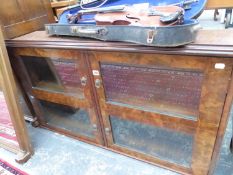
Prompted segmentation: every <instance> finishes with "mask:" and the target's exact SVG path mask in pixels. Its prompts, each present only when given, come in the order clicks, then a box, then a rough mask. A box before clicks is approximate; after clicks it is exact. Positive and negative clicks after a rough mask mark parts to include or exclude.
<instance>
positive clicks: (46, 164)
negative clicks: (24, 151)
mask: <svg viewBox="0 0 233 175" xmlns="http://www.w3.org/2000/svg"><path fill="white" fill-rule="evenodd" d="M28 129H29V133H30V136H31V138H32V144H33V147H34V149H35V154H34V155H33V157H32V158H31V159H30V160H29V161H28V162H27V163H25V164H23V165H19V164H17V163H15V162H14V158H15V155H14V154H11V153H9V152H8V151H5V150H4V149H0V157H1V158H3V159H4V160H6V161H8V162H11V163H13V165H15V166H16V167H18V168H20V169H21V170H24V171H26V172H28V173H29V174H30V175H132V174H133V175H178V174H177V173H175V172H171V171H168V170H165V169H162V168H159V167H156V166H152V165H150V164H147V163H144V162H141V161H138V160H135V159H132V158H129V157H126V156H122V155H120V154H116V153H113V152H111V151H107V150H105V149H102V148H99V147H96V146H93V145H89V144H86V143H83V142H80V141H77V140H74V139H71V138H68V137H65V136H62V135H60V134H57V133H54V132H51V131H48V130H45V129H41V128H33V127H32V126H31V125H28Z"/></svg>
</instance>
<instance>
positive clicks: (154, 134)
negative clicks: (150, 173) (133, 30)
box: [88, 52, 232, 175]
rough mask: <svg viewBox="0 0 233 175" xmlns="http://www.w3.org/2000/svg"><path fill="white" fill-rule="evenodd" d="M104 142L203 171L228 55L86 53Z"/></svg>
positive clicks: (222, 96)
mask: <svg viewBox="0 0 233 175" xmlns="http://www.w3.org/2000/svg"><path fill="white" fill-rule="evenodd" d="M88 57H89V62H90V64H91V68H92V73H93V77H94V83H95V89H96V92H97V95H98V102H99V105H100V111H101V115H102V119H103V123H104V130H105V136H106V140H107V146H108V147H110V148H111V149H114V150H118V151H121V152H123V153H126V154H128V155H131V156H134V157H137V158H138V159H142V160H145V161H148V162H152V163H155V164H157V165H160V166H163V167H166V168H169V169H172V170H176V171H177V172H181V173H184V174H195V175H206V174H207V173H208V169H209V166H210V161H211V156H212V153H213V148H214V144H215V138H216V133H217V131H218V127H219V122H220V118H221V115H222V110H223V106H224V101H225V97H226V94H227V88H228V84H229V78H230V76H231V71H232V63H231V62H230V60H229V59H220V58H210V57H206V58H205V57H204V58H200V57H192V56H180V55H177V56H175V55H159V54H158V55H156V54H138V53H137V54H136V53H110V52H109V53H108V52H92V53H88Z"/></svg>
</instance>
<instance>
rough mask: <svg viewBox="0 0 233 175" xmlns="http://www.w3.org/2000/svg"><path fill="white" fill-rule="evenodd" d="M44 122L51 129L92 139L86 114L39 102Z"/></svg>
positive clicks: (69, 108) (90, 127)
mask: <svg viewBox="0 0 233 175" xmlns="http://www.w3.org/2000/svg"><path fill="white" fill-rule="evenodd" d="M40 106H41V108H42V111H43V119H44V121H45V122H46V123H47V124H48V125H50V126H53V127H56V128H60V129H64V130H66V131H69V132H71V133H74V134H77V135H83V136H87V137H90V138H93V137H94V134H93V129H92V125H91V121H90V117H89V114H88V112H87V111H86V110H85V109H81V108H73V107H70V106H65V105H61V104H56V103H51V102H47V101H42V100H40Z"/></svg>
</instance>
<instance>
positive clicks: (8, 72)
mask: <svg viewBox="0 0 233 175" xmlns="http://www.w3.org/2000/svg"><path fill="white" fill-rule="evenodd" d="M0 43H1V46H0V77H1V78H0V81H1V82H0V84H1V86H2V91H3V93H4V97H5V99H6V103H7V107H8V110H9V113H10V117H11V121H12V124H13V126H14V129H15V134H16V137H17V141H18V143H19V148H18V149H17V148H14V147H12V145H11V144H10V143H0V146H3V147H4V148H6V149H8V150H10V151H13V152H15V153H17V158H16V161H17V162H19V163H24V162H26V161H27V160H28V159H29V158H30V157H31V155H32V154H33V149H32V145H31V142H30V139H29V136H28V132H27V128H26V124H25V121H24V117H23V113H22V110H21V108H20V104H19V99H18V95H17V88H16V83H15V80H14V76H13V72H12V68H11V65H10V61H9V57H8V54H7V50H6V46H5V43H4V37H3V33H2V31H0Z"/></svg>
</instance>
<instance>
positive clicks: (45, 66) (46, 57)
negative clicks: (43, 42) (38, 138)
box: [14, 48, 103, 144]
mask: <svg viewBox="0 0 233 175" xmlns="http://www.w3.org/2000/svg"><path fill="white" fill-rule="evenodd" d="M84 58H85V57H84V53H83V52H77V51H72V50H59V49H36V48H35V49H34V48H24V49H16V50H14V60H15V61H16V63H17V65H16V67H17V68H16V69H17V70H18V71H19V75H23V76H20V77H21V82H23V84H24V87H26V88H27V90H28V91H27V93H28V96H29V98H30V99H31V101H32V103H33V107H34V109H35V112H36V115H37V117H38V118H39V121H40V123H41V124H42V125H43V126H49V127H51V128H53V129H58V130H60V131H63V132H65V133H67V134H71V135H73V136H76V137H78V138H81V139H85V140H89V141H92V142H96V143H99V144H103V140H102V134H101V129H100V124H99V121H98V117H97V112H96V109H95V106H94V105H95V104H94V100H93V95H92V94H93V92H92V90H91V79H90V76H89V72H88V71H89V70H88V67H87V64H86V60H85V59H84Z"/></svg>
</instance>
